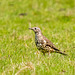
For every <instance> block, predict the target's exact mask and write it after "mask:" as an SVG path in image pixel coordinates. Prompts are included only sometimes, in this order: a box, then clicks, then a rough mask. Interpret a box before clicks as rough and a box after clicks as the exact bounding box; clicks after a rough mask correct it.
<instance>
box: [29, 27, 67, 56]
mask: <svg viewBox="0 0 75 75" xmlns="http://www.w3.org/2000/svg"><path fill="white" fill-rule="evenodd" d="M29 29H31V30H33V31H34V32H35V44H36V47H37V49H38V50H40V51H41V52H42V53H43V54H44V55H45V53H48V54H50V53H52V52H55V53H60V54H63V55H67V54H65V53H63V52H61V51H60V50H59V49H58V48H56V46H55V45H54V44H53V43H52V42H51V41H49V40H48V39H47V38H46V37H45V36H43V35H42V32H41V30H40V28H38V27H33V28H29Z"/></svg>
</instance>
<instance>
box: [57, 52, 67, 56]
mask: <svg viewBox="0 0 75 75" xmlns="http://www.w3.org/2000/svg"><path fill="white" fill-rule="evenodd" d="M56 53H60V54H63V55H66V56H67V54H65V53H63V52H61V51H57V52H56Z"/></svg>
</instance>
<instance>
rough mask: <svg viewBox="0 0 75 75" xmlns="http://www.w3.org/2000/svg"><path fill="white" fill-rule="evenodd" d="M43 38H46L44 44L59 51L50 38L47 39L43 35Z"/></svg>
mask: <svg viewBox="0 0 75 75" xmlns="http://www.w3.org/2000/svg"><path fill="white" fill-rule="evenodd" d="M44 39H45V40H46V46H50V47H51V48H53V49H54V50H57V51H60V50H59V49H58V48H57V47H56V46H55V45H54V44H53V43H52V42H51V41H50V40H48V39H47V38H46V37H44Z"/></svg>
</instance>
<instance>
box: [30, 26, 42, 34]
mask: <svg viewBox="0 0 75 75" xmlns="http://www.w3.org/2000/svg"><path fill="white" fill-rule="evenodd" d="M29 29H30V30H33V31H34V32H35V33H41V30H40V28H38V27H33V28H29Z"/></svg>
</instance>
